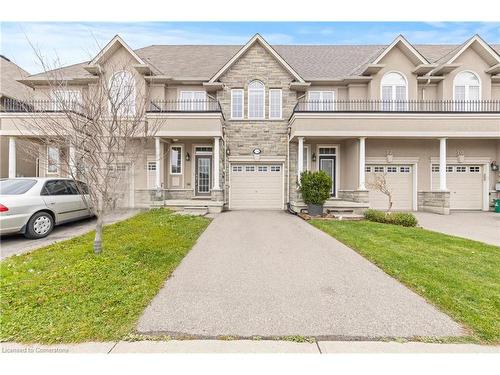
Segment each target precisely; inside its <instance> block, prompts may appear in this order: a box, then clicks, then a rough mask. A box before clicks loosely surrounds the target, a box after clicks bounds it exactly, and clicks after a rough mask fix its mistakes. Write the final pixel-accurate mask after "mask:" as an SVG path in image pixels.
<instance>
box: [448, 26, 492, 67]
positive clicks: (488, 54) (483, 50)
mask: <svg viewBox="0 0 500 375" xmlns="http://www.w3.org/2000/svg"><path fill="white" fill-rule="evenodd" d="M469 48H474V50H475V51H476V52H477V53H478V54H479V55H480V56H481V57H482V58H483V59H485V60H486V62H487V63H488V64H489V65H490V66H493V65H496V64H499V63H500V55H499V54H498V53H497V52H496V51H495V50H494V49H493V48H492V47H491V46H490V45H489V44H488V43H486V42H485V41H484V40H483V39H482V38H481V37H480V36H479V35H477V34H476V35H474V36H473V37H472V38H470V39H469V40H467V41H466V42H465V43H463V44H462V45H461V46H460V47H459V48H457V50H456V53H454V54H453V55H452V56H451V57H450V58H449V60H448V61H447V62H446V64H453V63H454V62H455V61H456V60H457V59H458V58H459V57H460V55H462V54H463V53H464V52H465V51H466V50H467V49H469Z"/></svg>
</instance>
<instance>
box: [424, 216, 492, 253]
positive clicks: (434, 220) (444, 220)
mask: <svg viewBox="0 0 500 375" xmlns="http://www.w3.org/2000/svg"><path fill="white" fill-rule="evenodd" d="M414 214H415V216H416V217H417V219H418V223H419V225H421V226H422V227H424V228H425V229H429V230H433V231H435V232H441V233H446V234H451V235H452V236H458V237H464V238H469V239H471V240H476V241H481V242H485V243H488V244H491V245H496V246H500V214H498V213H495V212H477V211H476V212H465V211H463V212H452V213H451V214H450V215H436V214H432V213H428V212H414Z"/></svg>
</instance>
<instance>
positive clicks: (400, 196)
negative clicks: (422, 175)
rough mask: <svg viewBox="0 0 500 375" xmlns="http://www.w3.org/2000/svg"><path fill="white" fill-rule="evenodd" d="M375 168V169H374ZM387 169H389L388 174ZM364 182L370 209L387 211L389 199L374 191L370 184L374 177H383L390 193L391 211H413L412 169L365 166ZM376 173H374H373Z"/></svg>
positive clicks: (405, 166) (403, 166)
mask: <svg viewBox="0 0 500 375" xmlns="http://www.w3.org/2000/svg"><path fill="white" fill-rule="evenodd" d="M375 167H377V168H375ZM387 167H390V168H391V169H390V172H389V171H388V169H387ZM367 168H368V170H367V172H366V181H367V186H368V192H369V199H370V207H372V208H375V209H379V210H387V209H388V207H389V198H388V197H387V195H385V194H383V193H381V192H380V191H378V190H376V189H375V188H373V187H372V186H370V183H373V182H374V181H375V176H377V175H384V176H385V178H386V181H387V185H388V187H389V189H390V190H391V191H392V201H393V205H392V209H393V210H401V211H408V210H412V209H413V173H412V171H413V168H412V166H409V165H389V166H388V165H367ZM375 171H376V172H375Z"/></svg>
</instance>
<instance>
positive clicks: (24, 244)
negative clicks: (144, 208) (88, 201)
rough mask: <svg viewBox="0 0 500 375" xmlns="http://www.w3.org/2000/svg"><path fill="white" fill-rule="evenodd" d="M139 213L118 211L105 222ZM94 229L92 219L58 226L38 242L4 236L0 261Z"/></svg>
mask: <svg viewBox="0 0 500 375" xmlns="http://www.w3.org/2000/svg"><path fill="white" fill-rule="evenodd" d="M137 212H138V211H137V210H126V211H117V212H114V213H112V214H110V215H108V216H106V218H105V219H104V222H105V223H106V224H111V223H114V222H117V221H120V220H125V219H127V218H129V217H131V216H133V215H135V214H136V213H137ZM94 227H95V219H93V218H92V219H84V220H80V221H75V222H71V223H67V224H63V225H58V226H57V227H55V228H54V230H53V231H52V233H51V234H49V235H48V236H47V237H45V238H40V239H38V240H30V239H27V238H25V237H24V236H23V235H21V234H16V235H7V236H2V237H0V259H4V258H7V257H10V256H12V255H19V254H24V253H27V252H30V251H32V250H35V249H38V248H40V247H44V246H48V245H51V244H53V243H56V242H59V241H64V240H68V239H70V238H73V237H76V236H80V235H82V234H85V233H87V232H90V231H91V230H94Z"/></svg>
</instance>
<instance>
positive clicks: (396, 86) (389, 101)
mask: <svg viewBox="0 0 500 375" xmlns="http://www.w3.org/2000/svg"><path fill="white" fill-rule="evenodd" d="M380 98H381V99H382V110H384V111H403V110H404V109H405V108H406V101H407V100H408V84H407V81H406V77H405V76H403V75H402V74H401V73H398V72H389V73H386V74H385V75H384V76H383V77H382V82H381V94H380Z"/></svg>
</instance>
